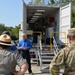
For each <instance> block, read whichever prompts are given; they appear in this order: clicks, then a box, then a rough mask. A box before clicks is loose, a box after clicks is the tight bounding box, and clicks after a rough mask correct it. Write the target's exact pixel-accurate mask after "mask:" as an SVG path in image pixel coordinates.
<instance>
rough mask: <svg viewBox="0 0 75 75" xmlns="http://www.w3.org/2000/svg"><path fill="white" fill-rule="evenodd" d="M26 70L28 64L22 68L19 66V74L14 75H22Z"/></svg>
mask: <svg viewBox="0 0 75 75" xmlns="http://www.w3.org/2000/svg"><path fill="white" fill-rule="evenodd" d="M27 69H28V64H27V63H24V64H23V65H22V66H21V69H20V71H19V72H17V73H16V74H15V75H23V74H24V73H25V72H26V71H27Z"/></svg>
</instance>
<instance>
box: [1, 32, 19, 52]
mask: <svg viewBox="0 0 75 75" xmlns="http://www.w3.org/2000/svg"><path fill="white" fill-rule="evenodd" d="M2 34H7V35H9V36H11V35H10V33H9V31H3V33H2ZM11 43H12V46H10V50H12V51H18V50H17V47H16V46H15V43H14V42H13V41H11Z"/></svg>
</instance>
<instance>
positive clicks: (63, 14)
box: [59, 3, 71, 44]
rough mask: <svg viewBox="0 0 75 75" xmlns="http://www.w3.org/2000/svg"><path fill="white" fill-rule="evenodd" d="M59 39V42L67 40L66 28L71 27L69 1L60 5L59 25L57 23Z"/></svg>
mask: <svg viewBox="0 0 75 75" xmlns="http://www.w3.org/2000/svg"><path fill="white" fill-rule="evenodd" d="M59 26H60V27H59V33H60V34H59V40H60V41H61V43H66V44H67V43H68V42H67V34H68V29H70V28H71V3H69V4H68V5H66V6H63V7H60V25H59Z"/></svg>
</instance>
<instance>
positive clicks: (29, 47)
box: [27, 40, 32, 50]
mask: <svg viewBox="0 0 75 75" xmlns="http://www.w3.org/2000/svg"><path fill="white" fill-rule="evenodd" d="M27 48H28V50H30V49H31V48H32V43H31V41H30V40H28V45H27Z"/></svg>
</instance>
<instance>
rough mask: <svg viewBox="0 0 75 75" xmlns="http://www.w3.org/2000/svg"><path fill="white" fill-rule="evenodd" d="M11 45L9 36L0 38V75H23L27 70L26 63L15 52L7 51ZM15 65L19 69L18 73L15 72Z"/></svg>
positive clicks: (5, 35)
mask: <svg viewBox="0 0 75 75" xmlns="http://www.w3.org/2000/svg"><path fill="white" fill-rule="evenodd" d="M11 45H12V44H11V38H10V36H8V35H7V34H3V35H1V36H0V75H23V74H24V73H25V72H26V71H27V69H28V64H27V61H26V59H23V57H22V56H21V55H20V54H18V53H17V52H14V51H12V50H9V47H10V46H11ZM16 65H18V66H19V67H20V70H19V71H16V69H15V68H16Z"/></svg>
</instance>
